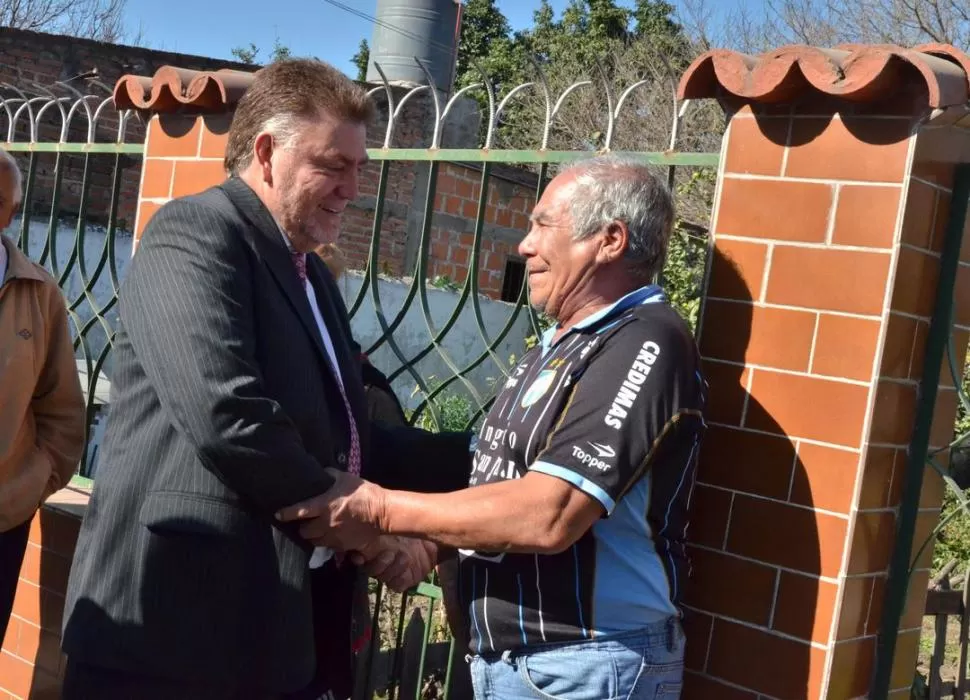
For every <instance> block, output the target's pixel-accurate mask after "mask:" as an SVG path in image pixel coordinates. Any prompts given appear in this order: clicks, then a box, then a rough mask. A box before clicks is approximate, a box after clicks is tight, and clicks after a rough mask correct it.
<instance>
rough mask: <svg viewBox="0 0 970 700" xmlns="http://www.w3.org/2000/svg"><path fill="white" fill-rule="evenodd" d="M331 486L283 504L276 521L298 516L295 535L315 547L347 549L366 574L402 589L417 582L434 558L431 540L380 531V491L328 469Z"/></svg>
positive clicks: (388, 585) (352, 476)
mask: <svg viewBox="0 0 970 700" xmlns="http://www.w3.org/2000/svg"><path fill="white" fill-rule="evenodd" d="M327 471H328V473H329V474H330V475H331V476H332V477H333V478H334V485H333V486H331V487H330V489H329V490H327V491H325V492H324V493H321V494H320V495H318V496H314V497H313V498H311V499H309V500H306V501H303V502H301V503H296V504H294V505H292V506H288V507H286V508H283V509H282V510H280V511H279V512H278V513H277V514H276V518H277V520H280V521H282V522H292V521H300V523H301V524H300V535H301V536H302V537H303V538H304V539H305V540H307V541H308V542H311V543H313V544H314V545H316V546H318V547H327V548H329V549H332V550H334V551H336V552H340V553H344V554H349V556H350V560H351V561H352V562H353V563H354V564H355V565H357V566H359V567H360V568H361V569H362V570H363V571H364V572H365V573H366V574H367V575H368V576H371V577H372V578H375V579H377V580H379V581H381V582H382V583H384V584H385V585H386V586H387V587H388V588H390V589H391V590H394V591H397V592H399V593H400V592H402V591H406V590H407V589H409V588H412V587H414V586H416V585H417V584H418V583H420V582H421V581H423V580H424V579H425V578H426V577H427V576H428V574H429V573H430V572H431V570H432V569H433V568H434V566H435V564H436V563H437V558H438V548H437V546H436V545H435V544H434V543H433V542H429V541H427V540H421V539H415V538H411V537H397V536H394V535H384V534H382V532H383V528H382V527H381V525H382V523H383V522H384V498H383V493H384V492H383V490H382V489H381V488H380V487H379V486H377V485H375V484H372V483H371V482H369V481H364V480H363V479H361V478H360V477H358V476H354V475H351V474H348V473H346V472H341V471H337V470H335V469H328V470H327Z"/></svg>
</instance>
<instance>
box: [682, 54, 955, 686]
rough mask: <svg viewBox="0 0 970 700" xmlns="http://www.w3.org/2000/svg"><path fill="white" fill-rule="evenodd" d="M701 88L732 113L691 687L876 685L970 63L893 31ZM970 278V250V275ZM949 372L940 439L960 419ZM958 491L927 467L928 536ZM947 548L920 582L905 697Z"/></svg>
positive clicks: (703, 79)
mask: <svg viewBox="0 0 970 700" xmlns="http://www.w3.org/2000/svg"><path fill="white" fill-rule="evenodd" d="M954 55H956V54H955V52H954ZM681 94H682V96H683V97H688V98H701V97H713V96H718V97H720V98H721V99H722V101H723V104H724V105H725V106H726V108H727V109H728V111H729V113H730V114H731V117H730V121H729V127H728V130H727V133H726V134H725V137H724V142H723V151H722V154H723V157H722V162H721V172H720V174H719V179H718V188H717V195H716V201H715V204H714V213H713V221H712V231H713V238H714V245H713V259H712V264H711V269H710V276H709V280H708V289H707V297H706V300H705V304H704V309H703V314H702V321H701V328H700V347H701V352H702V354H703V356H704V361H705V367H706V372H707V374H708V377H709V379H710V382H711V406H710V412H709V422H710V432H709V434H708V437H707V439H706V442H705V444H704V447H703V452H702V456H701V464H700V470H699V484H698V486H697V489H696V491H695V498H694V504H693V522H692V525H691V539H692V543H693V544H692V551H693V556H694V562H695V568H694V578H693V587H692V590H691V592H690V594H689V605H690V607H691V610H692V614H691V615H690V617H689V619H688V623H687V630H688V666H689V669H690V671H689V673H688V677H687V681H686V688H685V698H687V699H689V700H699V699H702V698H729V699H731V700H733V699H735V698H737V699H738V700H742V699H747V700H757V699H758V698H759V696H760V697H771V698H812V699H815V698H837V699H847V698H855V697H864V696H866V695H867V691H868V687H869V683H870V680H871V674H872V670H873V665H874V655H875V646H876V635H877V634H878V630H879V625H880V623H881V610H882V601H883V596H884V593H885V584H886V576H887V569H888V565H889V558H890V556H891V553H892V547H893V543H894V536H895V533H894V528H895V516H896V512H897V506H898V503H899V501H900V498H901V490H902V473H903V470H904V468H905V452H906V448H907V445H908V444H909V440H910V436H911V433H912V430H913V425H914V417H915V405H916V395H917V390H918V381H919V378H920V376H921V369H922V352H923V349H924V345H925V342H926V337H927V330H928V327H929V317H930V315H931V313H932V308H933V303H934V300H935V295H936V292H937V275H938V269H939V250H940V245H941V243H942V230H943V227H944V226H945V224H946V221H947V214H948V210H949V195H950V190H949V187H950V185H951V183H952V172H953V164H954V163H955V162H958V159H959V158H961V157H962V158H964V159H968V160H970V139H968V138H967V136H966V132H964V131H962V130H961V129H960V128H959V127H958V126H956V125H954V119H955V117H953V116H952V113H951V112H955V111H956V110H957V109H958V108H956V107H954V110H951V111H949V112H948V111H946V108H947V107H950V106H955V105H961V107H959V109H963V107H962V105H965V104H966V102H967V77H966V75H965V73H964V72H963V70H962V69H961V68H960V67H959V66H957V65H955V63H953V62H950V61H948V60H946V59H945V58H941V57H936V56H932V55H929V54H928V53H918V52H915V51H904V50H902V49H896V48H893V47H860V48H858V49H856V50H855V52H854V53H850V52H848V51H827V52H825V53H823V52H822V51H821V50H818V49H813V48H809V47H787V48H783V49H779V50H777V51H775V52H772V53H770V54H765V55H763V56H762V57H760V58H757V59H755V58H752V57H742V56H740V55H738V54H734V53H731V52H723V51H717V52H711V53H709V54H705V55H704V56H702V57H700V58H699V59H698V60H697V61H695V63H694V65H693V66H692V67H691V68H690V69H689V70H688V72H687V74H686V75H685V76H684V80H683V81H682V83H681ZM934 110H935V111H934ZM968 284H970V268H968V267H961V269H960V274H959V281H958V285H957V288H958V290H968V287H967V286H966V285H968ZM967 296H968V295H967V294H965V293H964V294H962V297H967ZM962 301H967V299H966V298H962ZM963 306H964V307H970V304H964V305H963ZM966 312H967V308H961V311H960V313H959V314H958V322H959V323H961V324H967V323H968V322H970V321H968V319H966V318H965V317H964V316H965V314H966ZM966 345H967V335H966V333H965V332H963V331H961V335H960V337H959V338H958V346H959V347H960V348H961V350H963V349H965V348H966ZM958 364H959V366H960V367H962V355H961V359H960V360H959V361H958ZM946 374H947V376H948V375H949V372H947V373H946ZM947 384H948V385H949V386H947V387H946V388H945V389H944V390H942V391H941V393H940V397H939V401H938V402H937V411H936V418H935V424H934V431H933V432H934V434H933V443H934V444H936V445H944V444H946V443H947V442H948V441H949V439H950V436H951V434H952V427H953V419H954V415H955V409H956V396H955V392H954V391H953V389H952V382H951V381H947ZM941 499H942V487H941V480H940V479H938V478H929V477H928V478H927V479H926V482H925V488H924V494H923V501H922V505H921V507H922V508H923V510H922V511H921V513H920V519H919V523H918V527H917V536H916V540H917V542H921V541H922V540H923V539H925V536H926V535H927V534H928V533H929V531H930V530H931V529H932V527H933V526H934V525H935V524H936V522H937V521H938V519H939V508H940V504H941ZM929 560H930V552H927V553H926V555H924V556H923V557H922V558H921V560H920V563H919V565H918V568H919V571H918V572H917V574H916V575H915V576H914V577H913V580H912V584H911V586H910V591H911V595H910V600H909V605H908V607H907V611H906V614H905V616H904V620H903V624H902V633H901V636H900V638H899V643H898V648H897V654H896V667H895V668H897V669H898V672H897V673H896V677H895V678H894V683H893V688H894V690H895V689H898V690H899V697H903V696H904V695H905V696H906V697H908V688H909V685H910V683H911V682H912V679H913V673H914V671H915V661H916V652H917V642H918V639H919V628H920V624H921V621H922V607H923V604H924V598H925V592H926V584H927V580H928V572H927V567H928V566H929ZM904 689H905V690H904ZM894 697H895V695H894Z"/></svg>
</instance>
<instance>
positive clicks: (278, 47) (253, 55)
mask: <svg viewBox="0 0 970 700" xmlns="http://www.w3.org/2000/svg"><path fill="white" fill-rule="evenodd" d="M259 52H260V49H259V47H258V46H256V44H253V43H252V42H250V44H249V46H237V47H235V48H234V49H230V51H229V53H231V54H232V55H233V56H234V57H235V58H236V60H237V61H239V62H240V63H245V64H247V65H250V66H255V65H258V64H259V61H258V58H259ZM288 58H293V52H292V51H291V50H290V47H289V46H285V45H284V44H283V43H281V42H280V39H279V37H276V38H275V39H274V40H273V51H272V52H271V53H270V55H269V60H270V63H275V62H276V61H284V60H286V59H288Z"/></svg>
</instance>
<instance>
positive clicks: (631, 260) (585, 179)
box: [560, 154, 674, 280]
mask: <svg viewBox="0 0 970 700" xmlns="http://www.w3.org/2000/svg"><path fill="white" fill-rule="evenodd" d="M565 173H569V174H571V175H573V176H574V177H575V183H576V187H575V190H574V192H573V197H572V203H571V213H572V217H573V225H574V227H575V229H574V230H575V237H576V239H577V240H581V239H583V238H587V237H589V236H592V235H593V234H594V233H596V232H597V231H599V230H601V229H602V228H603V227H604V226H607V225H609V224H611V223H613V222H614V221H622V222H623V223H625V224H626V226H627V230H628V231H629V239H630V240H629V243H628V245H627V250H626V261H627V264H628V266H629V268H630V272H631V273H632V274H633V275H634V276H636V277H638V278H640V279H645V280H651V279H653V278H654V277H655V276H656V275H657V274H659V273H660V270H661V268H662V267H663V264H664V260H665V258H666V257H667V243H668V241H669V240H670V231H671V228H672V227H673V223H674V202H673V197H671V194H670V190H668V189H667V186H666V185H665V184H664V183H663V182H662V181H661V180H660V179H659V178H658V177H657V176H656V175H654V173H653V172H652V171H651V169H650V168H649V166H647V165H645V164H644V163H642V162H641V161H638V160H635V159H633V158H629V157H624V156H617V155H612V154H608V155H604V156H599V157H596V158H590V159H588V160H584V161H580V162H578V163H574V164H572V165H569V166H568V167H566V168H564V169H563V170H562V171H561V172H560V175H562V174H565Z"/></svg>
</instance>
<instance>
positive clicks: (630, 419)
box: [381, 320, 704, 553]
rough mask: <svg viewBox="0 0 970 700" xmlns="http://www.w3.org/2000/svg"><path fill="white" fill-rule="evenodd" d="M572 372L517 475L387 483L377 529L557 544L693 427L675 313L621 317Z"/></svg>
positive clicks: (684, 334) (529, 545) (547, 549)
mask: <svg viewBox="0 0 970 700" xmlns="http://www.w3.org/2000/svg"><path fill="white" fill-rule="evenodd" d="M574 382H575V384H574V386H573V388H572V391H571V393H570V394H569V396H568V399H567V401H566V405H565V407H564V408H563V410H562V412H561V413H560V415H559V417H558V418H557V420H556V422H555V424H554V427H553V429H552V431H551V433H550V435H549V437H548V439H547V442H546V445H545V446H544V447H543V449H542V450H540V452H539V454H538V456H537V459H536V460H534V462H533V464H532V465H531V466H530V468H529V472H528V473H527V474H526V475H525V476H524V477H523V478H522V479H517V480H511V481H503V482H498V483H492V484H485V485H483V486H478V487H475V488H472V489H466V490H463V491H458V492H455V493H450V494H444V495H421V494H414V493H407V492H400V491H389V492H387V493H386V494H385V495H384V505H383V515H382V522H381V527H382V529H384V530H385V531H386V532H390V533H394V534H402V535H417V536H425V537H428V538H429V539H431V540H434V541H436V542H438V543H439V544H442V545H446V546H452V547H460V548H467V549H478V550H483V551H509V552H539V553H555V552H559V551H563V550H564V549H566V548H567V547H569V546H570V545H572V543H574V542H575V541H576V540H578V539H579V538H580V537H581V536H582V535H583V533H585V532H586V531H587V530H588V529H589V528H590V527H591V526H592V525H593V523H595V522H596V520H598V519H599V518H601V517H603V516H604V514H605V515H608V514H610V513H611V512H612V510H613V509H614V508H615V506H616V503H617V502H618V501H619V500H620V499H621V498H622V497H623V495H624V494H625V493H626V492H627V490H629V489H630V488H631V487H632V486H633V484H634V483H636V482H637V481H638V480H639V479H640V478H641V477H642V476H643V475H644V474H645V473H646V471H647V470H648V469H650V468H651V466H652V465H653V464H654V462H655V460H656V459H658V455H661V454H662V453H663V452H664V450H665V449H667V445H668V444H675V443H679V441H680V440H685V439H686V440H690V441H694V442H696V441H697V440H698V439H699V437H700V433H701V431H702V428H703V419H702V415H701V411H702V408H703V395H704V385H703V380H702V378H701V376H700V372H699V366H698V358H697V352H696V349H695V347H694V343H693V340H692V339H691V337H690V335H689V332H688V331H687V330H686V328H684V327H682V325H681V324H680V323H674V322H671V323H666V322H661V323H658V324H655V323H652V322H651V323H646V322H641V321H639V320H638V321H634V322H631V323H628V324H625V325H624V326H623V327H622V328H620V329H619V330H617V331H616V332H615V333H614V334H613V336H612V337H610V338H609V339H607V340H606V341H605V342H603V343H602V344H601V346H600V347H599V349H598V350H597V351H596V353H595V355H593V356H592V357H591V358H590V361H589V363H588V364H587V366H586V369H585V371H584V372H583V373H582V374H581V375H580V376H578V377H575V378H574ZM592 443H595V445H597V446H598V447H599V449H597V447H594V446H593V444H592ZM680 444H682V443H680ZM594 460H596V461H595V462H594Z"/></svg>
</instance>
